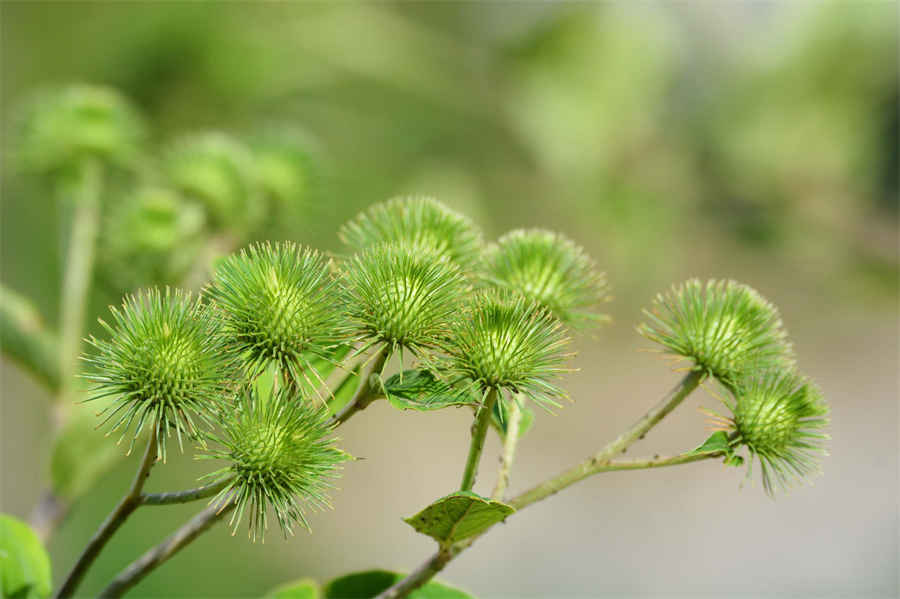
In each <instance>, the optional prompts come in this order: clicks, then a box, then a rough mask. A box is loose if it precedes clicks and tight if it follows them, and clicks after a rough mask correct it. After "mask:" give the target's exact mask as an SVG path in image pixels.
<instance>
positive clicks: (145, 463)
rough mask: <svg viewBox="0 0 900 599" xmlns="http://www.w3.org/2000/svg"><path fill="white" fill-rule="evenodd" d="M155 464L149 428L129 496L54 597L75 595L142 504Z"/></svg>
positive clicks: (58, 598) (151, 434)
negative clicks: (145, 484) (104, 549)
mask: <svg viewBox="0 0 900 599" xmlns="http://www.w3.org/2000/svg"><path fill="white" fill-rule="evenodd" d="M155 462H156V428H155V427H154V428H152V429H151V433H150V439H149V440H148V441H147V450H146V451H145V452H144V458H143V459H142V460H141V465H140V466H139V467H138V471H137V474H136V475H135V477H134V480H133V481H132V483H131V487H130V488H129V489H128V493H126V494H125V496H124V497H123V498H122V500H121V501H120V502H119V505H117V506H116V509H114V510H113V511H112V513H111V514H110V515H109V516H107V518H106V520H104V522H103V524H101V525H100V528H99V529H98V530H97V532H96V533H94V536H93V537H91V540H90V541H89V542H88V544H87V547H85V549H84V551H83V552H82V554H81V556H80V557H79V558H78V561H77V562H75V565H74V566H73V567H72V570H71V571H70V572H69V575H68V576H67V577H66V580H65V582H64V583H63V585H62V586H61V587H60V589H59V592H58V593H57V594H56V599H66V598H67V597H71V596H72V595H74V594H75V591H76V590H77V589H78V585H79V584H81V580H82V579H83V578H84V575H85V574H86V573H87V571H88V569H89V568H90V567H91V565H92V564H93V563H94V560H96V559H97V556H98V555H100V552H101V551H102V550H103V547H104V546H105V545H106V543H107V542H108V541H109V539H110V538H111V537H112V536H113V534H114V533H115V532H116V530H118V529H119V527H120V526H122V524H124V522H125V520H127V519H128V516H130V515H131V514H132V512H134V510H136V509H137V508H138V506H140V505H141V489H143V488H144V483H145V482H146V480H147V477H148V476H150V468H152V467H153V464H154V463H155Z"/></svg>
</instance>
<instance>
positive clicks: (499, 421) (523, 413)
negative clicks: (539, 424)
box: [491, 398, 534, 439]
mask: <svg viewBox="0 0 900 599" xmlns="http://www.w3.org/2000/svg"><path fill="white" fill-rule="evenodd" d="M510 401H515V399H506V398H500V401H498V402H497V403H495V404H494V413H493V414H492V415H491V424H493V425H494V428H495V429H497V432H498V433H500V436H501V437H503V438H504V439H505V438H506V427H507V426H508V425H509V417H508V416H507V411H508V410H509V404H508V402H510ZM519 415H520V417H519V438H520V439H521V438H522V437H524V436H525V433H527V432H528V431H529V430H531V425H532V424H534V410H532V409H531V408H529V407H526V406H523V405H521V404H520V407H519Z"/></svg>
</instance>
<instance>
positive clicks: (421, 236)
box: [338, 197, 482, 268]
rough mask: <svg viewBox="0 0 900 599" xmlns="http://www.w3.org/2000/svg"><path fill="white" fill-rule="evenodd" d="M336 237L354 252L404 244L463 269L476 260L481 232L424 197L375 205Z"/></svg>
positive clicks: (346, 225) (467, 220) (461, 216)
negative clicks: (385, 244)
mask: <svg viewBox="0 0 900 599" xmlns="http://www.w3.org/2000/svg"><path fill="white" fill-rule="evenodd" d="M338 236H339V237H340V238H341V240H342V241H343V242H344V243H346V244H347V245H349V246H350V247H352V248H353V249H355V250H363V249H366V248H369V247H372V246H374V245H378V244H380V243H385V242H401V243H405V244H407V245H409V246H411V247H413V248H415V249H417V250H419V251H425V252H433V253H436V254H438V255H440V256H446V257H448V258H450V259H451V260H453V261H454V262H456V263H458V264H459V265H460V266H462V267H464V268H466V267H470V266H472V265H473V264H474V263H475V262H476V261H477V260H478V258H479V253H480V252H481V245H482V241H481V232H480V231H479V230H478V228H477V227H475V225H474V224H472V222H471V221H470V220H469V219H468V218H466V217H465V216H463V215H461V214H458V213H456V212H454V211H453V210H450V209H449V208H447V207H446V206H444V205H443V204H441V203H440V202H438V201H437V200H435V199H433V198H425V197H410V198H394V199H392V200H388V201H387V202H383V203H381V204H375V205H374V206H372V207H371V208H369V210H367V211H366V212H362V213H360V214H359V215H358V216H357V217H356V218H354V219H353V220H351V221H350V222H348V223H346V224H344V226H343V227H341V229H340V231H339V232H338Z"/></svg>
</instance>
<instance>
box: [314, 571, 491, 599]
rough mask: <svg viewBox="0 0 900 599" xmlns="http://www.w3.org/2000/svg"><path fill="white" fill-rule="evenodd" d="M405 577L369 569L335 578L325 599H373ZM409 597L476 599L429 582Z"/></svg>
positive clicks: (395, 573)
mask: <svg viewBox="0 0 900 599" xmlns="http://www.w3.org/2000/svg"><path fill="white" fill-rule="evenodd" d="M403 578H404V575H403V574H400V573H398V572H389V571H388V570H368V571H366V572H354V573H353V574H347V575H346V576H341V577H340V578H335V579H334V580H332V581H331V582H329V583H328V584H327V585H325V597H324V599H371V598H372V597H374V596H376V595H378V593H380V592H382V591H384V590H385V589H387V588H389V587H390V586H391V585H393V584H394V583H396V582H399V581H400V580H402V579H403ZM407 597H409V599H475V598H474V597H473V596H472V595H469V594H468V593H464V592H463V591H460V590H459V589H454V588H453V587H448V586H446V585H443V584H441V583H439V582H434V581H431V582H428V583H426V584H425V585H424V586H421V587H419V588H418V589H416V590H415V591H413V592H411V593H410V594H409V595H407Z"/></svg>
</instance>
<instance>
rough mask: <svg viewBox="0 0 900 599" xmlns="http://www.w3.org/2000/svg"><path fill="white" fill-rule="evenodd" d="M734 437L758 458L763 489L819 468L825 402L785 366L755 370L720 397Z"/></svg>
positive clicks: (781, 485)
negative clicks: (730, 395)
mask: <svg viewBox="0 0 900 599" xmlns="http://www.w3.org/2000/svg"><path fill="white" fill-rule="evenodd" d="M725 403H726V404H727V405H728V407H729V409H730V410H731V412H732V417H731V418H730V419H728V420H726V424H727V427H728V428H730V429H732V430H733V432H734V433H735V443H736V444H743V445H746V446H747V448H748V450H749V451H750V454H751V459H752V458H758V459H759V463H760V468H761V470H762V482H763V487H764V488H765V490H766V492H767V493H769V494H771V493H773V491H774V489H775V487H779V488H782V489H784V488H787V487H789V486H790V484H791V483H792V482H793V481H794V480H795V479H800V478H802V477H805V476H808V475H811V474H814V473H815V472H817V471H818V469H819V466H818V460H819V458H820V457H821V455H822V454H824V453H825V450H824V448H823V443H824V441H825V440H826V439H827V438H828V436H827V435H826V434H825V432H824V431H825V428H826V427H827V426H828V406H827V405H826V404H825V402H824V400H823V399H822V394H821V392H820V391H819V389H818V388H817V387H816V386H815V385H813V384H812V383H811V382H809V381H808V380H806V379H805V378H803V377H801V376H799V375H797V374H795V373H794V372H792V371H790V370H788V371H785V370H759V371H756V372H755V373H754V374H752V375H750V376H748V377H746V378H744V379H742V380H741V381H740V382H739V383H738V384H737V385H736V386H735V389H734V391H733V392H732V397H731V398H730V399H728V400H726V402H725Z"/></svg>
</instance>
